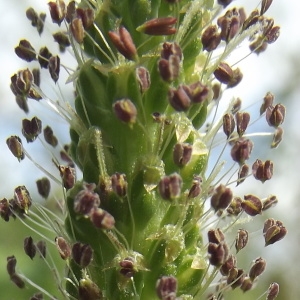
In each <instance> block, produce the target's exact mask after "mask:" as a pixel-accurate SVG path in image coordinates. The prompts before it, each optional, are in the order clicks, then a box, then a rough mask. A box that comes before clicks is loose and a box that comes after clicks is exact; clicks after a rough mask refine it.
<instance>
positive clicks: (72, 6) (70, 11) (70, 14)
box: [66, 1, 76, 24]
mask: <svg viewBox="0 0 300 300" xmlns="http://www.w3.org/2000/svg"><path fill="white" fill-rule="evenodd" d="M75 13H76V2H75V1H70V2H69V4H68V5H67V13H66V21H67V22H68V24H70V23H71V22H72V20H73V19H74V17H75Z"/></svg>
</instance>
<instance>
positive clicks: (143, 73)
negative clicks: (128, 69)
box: [135, 67, 151, 93]
mask: <svg viewBox="0 0 300 300" xmlns="http://www.w3.org/2000/svg"><path fill="white" fill-rule="evenodd" d="M135 73H136V78H137V80H138V82H139V85H140V91H141V93H144V92H146V91H147V90H148V89H149V87H150V84H151V79H150V73H149V71H148V70H147V69H146V68H144V67H138V68H137V69H136V71H135Z"/></svg>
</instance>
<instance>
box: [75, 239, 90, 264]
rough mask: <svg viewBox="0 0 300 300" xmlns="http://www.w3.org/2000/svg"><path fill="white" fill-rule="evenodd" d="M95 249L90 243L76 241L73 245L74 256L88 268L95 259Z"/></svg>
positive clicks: (77, 261)
mask: <svg viewBox="0 0 300 300" xmlns="http://www.w3.org/2000/svg"><path fill="white" fill-rule="evenodd" d="M93 253H94V252H93V249H92V247H91V246H90V245H88V244H82V243H79V242H77V243H75V244H74V245H73V246H72V258H73V259H74V261H75V262H76V263H77V264H78V265H79V266H80V267H81V268H86V267H87V266H88V265H89V264H90V263H91V261H92V260H93Z"/></svg>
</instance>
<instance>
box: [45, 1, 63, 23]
mask: <svg viewBox="0 0 300 300" xmlns="http://www.w3.org/2000/svg"><path fill="white" fill-rule="evenodd" d="M48 5H49V9H50V15H51V18H52V22H53V23H56V24H58V25H60V24H61V22H62V21H63V20H64V18H65V15H66V5H65V2H64V1H62V0H56V2H49V3H48Z"/></svg>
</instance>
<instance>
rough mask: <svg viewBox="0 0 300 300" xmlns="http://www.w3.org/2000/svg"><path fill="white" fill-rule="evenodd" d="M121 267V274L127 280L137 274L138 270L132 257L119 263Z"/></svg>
mask: <svg viewBox="0 0 300 300" xmlns="http://www.w3.org/2000/svg"><path fill="white" fill-rule="evenodd" d="M119 265H120V274H122V275H123V276H125V277H127V278H131V277H133V275H134V274H135V273H136V269H135V266H134V260H133V259H132V258H131V257H126V258H125V259H123V260H122V261H120V262H119Z"/></svg>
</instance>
